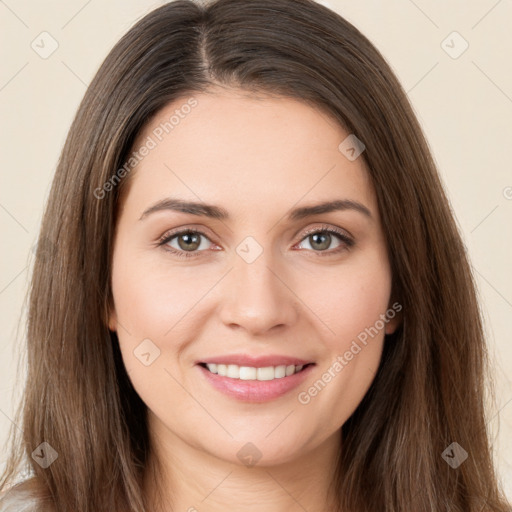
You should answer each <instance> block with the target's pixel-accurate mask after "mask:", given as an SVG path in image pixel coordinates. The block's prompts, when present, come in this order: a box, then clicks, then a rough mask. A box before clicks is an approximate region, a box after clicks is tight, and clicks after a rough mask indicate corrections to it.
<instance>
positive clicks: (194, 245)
mask: <svg viewBox="0 0 512 512" xmlns="http://www.w3.org/2000/svg"><path fill="white" fill-rule="evenodd" d="M201 237H203V238H206V239H207V240H210V239H209V238H208V237H207V236H206V235H205V234H204V233H202V232H201V231H196V230H194V229H185V230H182V231H178V232H175V233H172V234H169V233H166V234H165V235H164V236H163V237H162V238H161V239H160V241H159V242H158V245H159V246H163V248H164V249H165V250H166V251H169V252H171V253H173V254H176V256H179V257H183V258H190V257H194V256H197V253H196V252H197V250H198V249H199V248H200V247H201V246H203V249H207V248H208V247H207V246H208V244H206V248H205V247H204V244H202V242H201ZM174 239H176V243H177V245H178V247H173V246H172V245H170V242H173V241H175V240H174ZM199 252H202V251H199Z"/></svg>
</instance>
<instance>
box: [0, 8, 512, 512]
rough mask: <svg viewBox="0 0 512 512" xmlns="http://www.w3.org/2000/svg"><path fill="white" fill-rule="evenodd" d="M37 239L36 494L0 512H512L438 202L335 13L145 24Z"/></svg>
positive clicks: (28, 405)
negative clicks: (13, 510)
mask: <svg viewBox="0 0 512 512" xmlns="http://www.w3.org/2000/svg"><path fill="white" fill-rule="evenodd" d="M40 239H41V240H44V241H45V245H46V247H47V248H48V247H50V248H51V257H48V251H46V253H45V254H46V257H43V256H44V255H43V249H40V250H39V251H38V257H37V261H36V264H35V268H34V274H33V281H32V287H31V301H30V311H29V329H28V381H27V387H26V391H25V394H24V400H23V404H22V405H23V418H22V420H21V423H22V424H23V438H22V439H21V440H20V441H19V442H18V443H15V442H13V453H12V455H11V458H10V459H9V461H8V462H9V464H8V466H7V469H6V472H5V474H4V477H3V480H2V484H1V485H2V487H3V486H5V485H6V484H7V483H9V482H11V481H13V479H14V476H15V473H16V471H17V470H18V469H19V467H20V466H21V463H22V460H23V457H27V456H28V459H27V460H28V461H29V464H30V467H31V469H32V472H33V475H32V476H31V478H29V479H27V480H26V481H25V482H23V483H22V484H19V485H18V486H16V487H15V488H13V489H11V490H10V492H9V493H8V494H7V497H6V498H5V501H4V509H5V510H8V507H9V506H11V505H9V500H11V503H13V500H16V499H17V500H18V503H20V502H26V503H27V505H28V506H32V507H33V509H34V510H43V509H44V510H53V511H59V512H68V511H76V510H80V511H84V512H85V511H99V510H109V511H110V510H116V511H117V510H118V511H138V512H141V511H143V510H151V511H168V510H173V511H174V510H188V511H190V512H191V511H196V510H199V511H202V510H208V511H220V510H226V509H227V508H228V507H233V504H235V505H234V506H235V508H236V509H237V510H251V511H260V510H265V511H267V510H272V511H284V510H286V511H290V510H292V511H295V510H308V511H309V512H315V511H326V510H329V511H333V510H336V511H343V512H347V511H353V512H363V511H379V512H381V511H405V510H414V511H418V512H419V511H434V510H435V511H441V510H450V511H461V512H462V511H464V512H482V511H500V512H501V511H505V510H510V507H509V505H508V504H507V503H506V501H505V499H504V497H503V495H502V493H501V491H500V489H499V485H498V482H497V477H496V475H495V472H494V469H493V466H492V454H491V449H490V445H489V439H488V437H487V431H486V419H485V415H484V400H483V396H484V390H485V387H484V386H486V385H487V381H486V380H485V379H486V377H487V374H486V369H487V366H486V365H487V361H486V351H485V340H484V337H483V332H482V325H481V319H480V316H479V315H480V313H479V310H478V304H477V300H476V296H475V287H474V283H473V279H472V275H471V272H470V267H469V265H468V261H467V256H466V254H465V251H464V248H463V245H462V243H461V238H460V235H459V233H458V231H457V229H456V224H455V221H454V219H453V216H452V214H451V211H450V207H449V203H448V201H447V198H446V195H445V193H444V191H443V189H442V186H441V184H440V180H439V178H438V175H437V171H436V169H435V166H434V163H433V160H432V158H431V156H430V153H429V150H428V147H427V144H426V142H425V139H424V136H423V135H422V131H421V129H420V127H419V124H418V122H417V120H416V119H415V116H414V114H413V112H412V109H411V107H410V105H409V103H408V100H407V98H406V95H405V94H404V91H403V90H402V88H401V86H400V85H399V83H398V82H397V79H396V78H395V77H394V75H393V73H392V72H391V70H390V68H389V66H388V65H387V64H386V62H385V61H384V59H383V58H382V56H381V55H380V54H379V52H378V51H377V50H376V49H375V48H374V47H373V46H372V45H371V43H370V42H369V41H368V40H367V39H366V38H365V37H364V36H363V35H361V34H360V33H359V32H358V31H357V29H355V28H354V27H353V26H351V25H350V24H349V23H348V22H347V21H345V20H344V19H342V18H341V17H340V16H338V15H336V14H335V13H333V12H332V11H330V10H328V9H326V8H324V7H322V6H320V5H318V4H315V3H313V2H310V1H308V0H299V1H295V2H290V1H288V0H263V1H254V0H246V1H241V0H219V1H217V2H213V3H210V4H209V5H207V6H200V5H198V4H195V3H193V2H191V1H176V2H173V3H170V4H167V5H165V6H163V7H160V8H158V9H156V10H155V11H153V12H152V13H150V14H149V15H148V16H146V17H145V18H143V19H142V20H141V21H140V22H139V23H137V24H136V25H135V26H134V27H133V28H132V29H131V30H130V31H129V32H128V33H127V34H126V35H125V36H124V37H123V38H122V39H121V40H120V42H119V43H118V44H117V45H116V46H115V47H114V49H113V50H112V51H111V53H110V54H109V55H108V56H107V58H106V60H105V62H104V63H103V65H102V66H101V68H100V70H99V71H98V73H97V75H96V77H95V78H94V80H93V81H92V83H91V85H90V86H89V88H88V90H87V93H86V95H85V97H84V99H83V101H82V104H81V105H80V108H79V111H78V113H77V116H76V118H75V121H74V123H73V125H72V127H71V129H70V133H69V136H68V138H67V141H66V144H65V147H64V149H63V153H62V156H61V159H60V162H59V165H58V169H57V172H56V175H55V179H54V183H53V187H52V191H51V194H50V197H49V200H48V205H47V209H46V212H45V215H44V219H43V223H42V229H41V237H40ZM14 433H15V434H16V432H14ZM30 499H31V500H32V501H29V500H30ZM0 510H2V509H1V508H0Z"/></svg>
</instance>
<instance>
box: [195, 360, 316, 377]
mask: <svg viewBox="0 0 512 512" xmlns="http://www.w3.org/2000/svg"><path fill="white" fill-rule="evenodd" d="M312 365H314V363H306V364H300V365H294V364H290V365H278V366H264V367H256V366H239V365H236V364H217V363H199V366H201V367H202V368H204V369H206V370H208V371H209V372H210V373H213V374H214V375H219V376H220V377H227V378H228V379H238V380H246V381H272V380H276V379H284V378H286V377H291V376H292V375H295V374H297V373H300V372H302V371H304V370H305V369H306V368H308V367H309V366H312Z"/></svg>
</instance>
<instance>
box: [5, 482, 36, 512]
mask: <svg viewBox="0 0 512 512" xmlns="http://www.w3.org/2000/svg"><path fill="white" fill-rule="evenodd" d="M38 511H39V506H38V500H37V498H35V497H34V495H33V494H32V493H31V492H30V491H29V490H27V489H19V488H16V487H15V488H12V489H8V490H7V491H4V492H1V493H0V512H38Z"/></svg>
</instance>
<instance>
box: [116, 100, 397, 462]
mask: <svg viewBox="0 0 512 512" xmlns="http://www.w3.org/2000/svg"><path fill="white" fill-rule="evenodd" d="M191 98H192V96H189V97H185V98H184V99H183V100H179V101H176V102H174V103H173V104H171V105H168V106H167V107H166V108H165V109H163V110H162V111H160V113H159V114H158V115H157V116H156V117H155V118H154V119H153V120H152V121H151V122H150V124H149V125H148V126H147V127H146V129H145V130H144V131H143V133H141V134H139V137H138V140H137V142H136V144H135V146H134V151H137V152H138V153H137V154H138V157H137V158H138V159H140V162H139V163H138V164H137V165H136V167H135V169H134V170H132V171H131V172H132V173H133V175H132V176H130V179H131V180H132V181H131V183H130V186H129V188H128V191H127V194H126V197H125V198H124V200H123V203H122V207H121V210H120V217H119V221H118V225H117V230H116V236H115V242H114V256H113V271H112V287H113V297H114V307H115V309H114V311H112V312H111V315H110V319H109V326H110V329H111V330H115V331H117V334H118V338H119V343H120V348H121V352H122V356H123V361H124V364H125V366H126V369H127V372H128V374H129V376H130V379H131V381H132V383H133V386H134V387H135V389H136V391H137V393H138V394H139V395H140V397H141V399H142V400H143V401H144V402H145V403H146V405H147V406H148V408H149V422H150V426H151V429H152V431H153V432H154V433H157V435H158V438H159V439H162V440H163V442H164V443H167V445H168V446H169V447H170V446H174V445H176V443H181V444H183V443H184V444H186V445H187V446H188V447H191V448H193V449H196V450H200V451H201V452H206V453H207V454H209V455H213V456H215V457H218V458H221V459H224V460H226V461H230V462H235V463H238V464H247V465H251V464H253V463H254V462H258V464H265V463H267V464H278V463H281V462H287V461H290V460H292V459H294V458H296V457H298V456H301V455H304V454H306V453H307V452H308V451H311V450H313V449H315V448H319V447H321V446H326V445H325V443H332V442H334V440H338V438H339V436H337V433H338V432H339V429H340V427H341V426H342V425H343V423H344V422H345V421H346V420H347V419H348V418H349V417H350V415H351V414H352V413H353V411H354V410H355V409H356V407H357V405H358V404H359V403H360V402H361V400H362V398H363V396H364V395H365V393H366V391H367V390H368V388H369V386H370V384H371V382H372V380H373V378H374V376H375V373H376V371H377V367H378V365H379V360H380V357H381V352H382V347H383V340H384V334H385V333H386V332H387V333H390V332H392V331H393V330H394V329H395V323H396V318H395V319H394V320H389V317H390V316H395V315H394V313H395V310H394V309H391V310H390V308H391V304H390V290H391V274H390V267H389V261H388V257H387V251H386V245H385V239H384V236H383V232H382V228H381V225H380V220H379V212H378V209H377V203H376V198H375V195H374V191H373V190H372V186H371V182H370V180H369V176H368V172H367V170H366V169H365V164H364V162H363V159H362V158H358V157H357V154H358V152H359V151H360V150H361V149H362V147H361V146H358V145H357V144H355V143H354V141H353V139H351V138H349V139H347V137H348V136H349V133H346V132H345V131H343V130H342V129H341V128H340V127H339V126H338V125H337V124H336V123H335V122H334V120H333V119H331V118H330V117H328V116H327V115H326V114H324V113H321V112H319V111H318V110H315V109H313V108H311V107H309V106H307V105H306V104H304V103H302V102H299V101H296V100H293V99H286V98H280V99H275V98H274V99H270V98H255V97H250V96H249V95H244V94H242V93H241V92H240V91H236V90H231V91H225V90H223V91H221V90H218V91H215V93H211V94H197V95H194V96H193V98H194V99H191ZM187 101H188V103H187ZM173 116H174V117H173ZM346 139H347V140H346ZM340 144H341V146H340ZM144 147H145V148H146V149H143V148H144ZM351 148H353V151H352V149H351ZM124 179H126V178H124ZM333 201H339V203H338V206H339V208H338V209H332V208H325V209H324V208H322V207H318V209H317V211H316V212H315V211H307V210H303V209H304V208H307V209H309V208H311V207H315V206H318V205H321V204H324V203H330V202H333ZM180 202H183V203H185V202H186V203H197V206H191V205H189V206H179V204H180ZM326 230H334V231H335V232H329V231H326ZM190 231H193V232H196V233H193V232H192V233H190ZM336 232H338V233H339V234H338V233H336ZM179 233H182V234H181V235H180V234H179ZM315 233H316V234H315ZM390 311H391V313H392V314H391V315H389V312H390ZM386 312H388V313H387V315H388V316H387V317H386V316H385V315H386ZM205 363H208V364H210V367H209V368H210V369H208V367H207V366H206V365H205ZM301 366H303V368H302V370H301ZM210 370H211V371H210ZM212 372H217V373H212ZM222 374H224V375H222Z"/></svg>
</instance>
